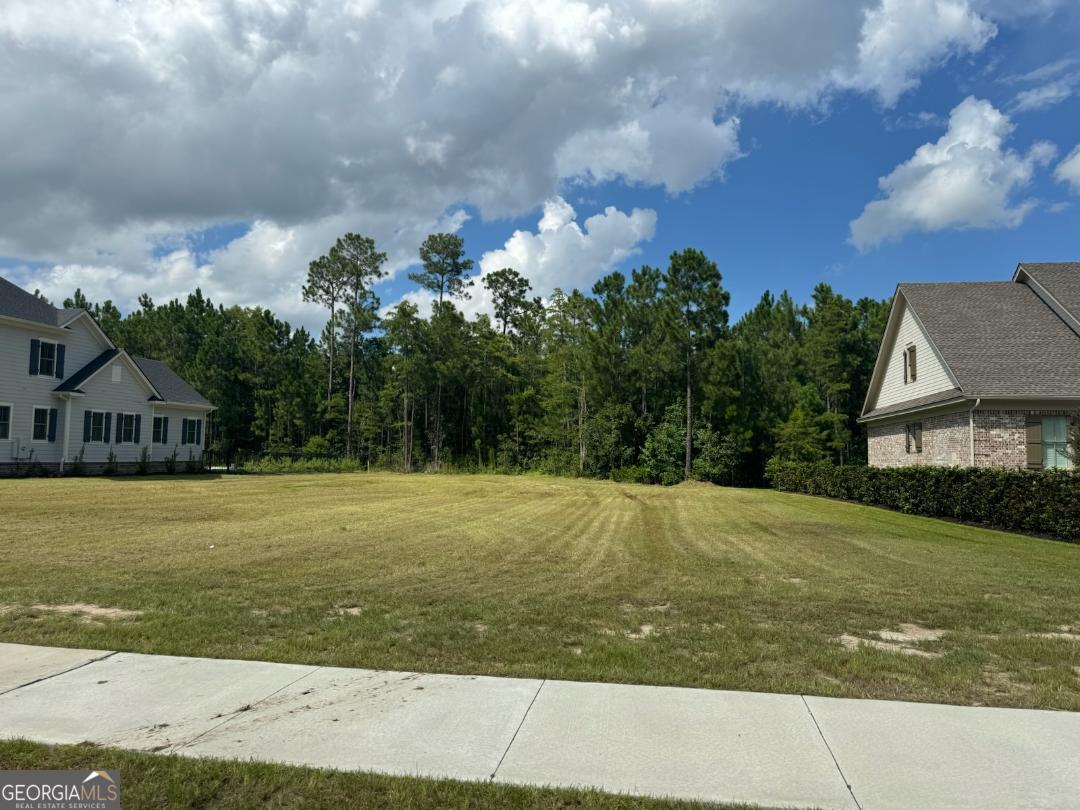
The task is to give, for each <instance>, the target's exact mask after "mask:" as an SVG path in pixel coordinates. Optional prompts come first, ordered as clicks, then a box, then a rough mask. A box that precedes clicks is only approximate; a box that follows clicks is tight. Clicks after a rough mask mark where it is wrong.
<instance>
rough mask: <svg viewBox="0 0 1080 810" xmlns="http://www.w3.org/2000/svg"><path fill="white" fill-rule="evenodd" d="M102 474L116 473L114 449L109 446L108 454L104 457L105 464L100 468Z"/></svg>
mask: <svg viewBox="0 0 1080 810" xmlns="http://www.w3.org/2000/svg"><path fill="white" fill-rule="evenodd" d="M101 474H102V475H115V474H116V451H115V450H113V449H112V447H110V448H109V455H108V456H106V457H105V466H104V467H103V468H102V470H101Z"/></svg>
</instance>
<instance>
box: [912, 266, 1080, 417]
mask: <svg viewBox="0 0 1080 810" xmlns="http://www.w3.org/2000/svg"><path fill="white" fill-rule="evenodd" d="M898 290H899V291H900V292H902V293H903V295H904V297H905V298H906V299H907V301H908V303H909V305H910V306H911V308H912V310H913V311H914V312H915V313H916V315H917V316H918V318H919V320H920V322H921V323H922V324H923V326H924V328H925V330H926V333H927V335H928V336H929V337H930V339H931V340H932V341H933V342H934V345H935V346H936V347H937V348H938V350H939V351H940V352H941V356H942V358H943V359H944V361H945V363H946V364H947V365H948V367H949V369H950V370H951V371H952V373H953V375H954V376H955V379H956V382H957V384H958V387H959V388H960V389H961V391H962V392H963V393H964V394H965V395H966V396H969V397H979V396H981V397H1005V398H1008V397H1015V398H1024V397H1080V335H1077V333H1076V332H1074V331H1073V330H1072V329H1070V328H1069V326H1067V325H1066V323H1065V322H1064V321H1063V320H1062V319H1061V318H1059V317H1058V316H1057V315H1056V314H1055V313H1054V312H1053V310H1051V309H1050V308H1049V307H1048V306H1047V305H1046V304H1045V303H1044V302H1043V301H1042V300H1041V299H1040V298H1039V296H1038V295H1037V294H1036V293H1035V292H1034V291H1033V290H1032V289H1031V288H1030V287H1029V286H1027V285H1025V284H1017V283H1014V282H1011V281H984V282H955V283H938V284H901V285H900V286H899V288H898Z"/></svg>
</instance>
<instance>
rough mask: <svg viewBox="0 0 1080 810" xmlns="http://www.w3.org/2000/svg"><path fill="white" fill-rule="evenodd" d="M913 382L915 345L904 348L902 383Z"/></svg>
mask: <svg viewBox="0 0 1080 810" xmlns="http://www.w3.org/2000/svg"><path fill="white" fill-rule="evenodd" d="M913 382H915V347H914V346H908V347H907V348H906V349H904V384H905V385H907V383H913Z"/></svg>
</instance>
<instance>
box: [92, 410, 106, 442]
mask: <svg viewBox="0 0 1080 810" xmlns="http://www.w3.org/2000/svg"><path fill="white" fill-rule="evenodd" d="M90 441H92V442H104V441H105V414H104V412H102V411H91V412H90Z"/></svg>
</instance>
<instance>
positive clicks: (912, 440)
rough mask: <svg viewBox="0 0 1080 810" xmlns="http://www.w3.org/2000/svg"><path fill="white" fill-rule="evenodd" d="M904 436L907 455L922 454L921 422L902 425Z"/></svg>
mask: <svg viewBox="0 0 1080 810" xmlns="http://www.w3.org/2000/svg"><path fill="white" fill-rule="evenodd" d="M904 432H905V433H906V434H907V436H906V440H905V441H906V450H907V452H908V453H921V452H922V422H913V423H911V424H910V425H904Z"/></svg>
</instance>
